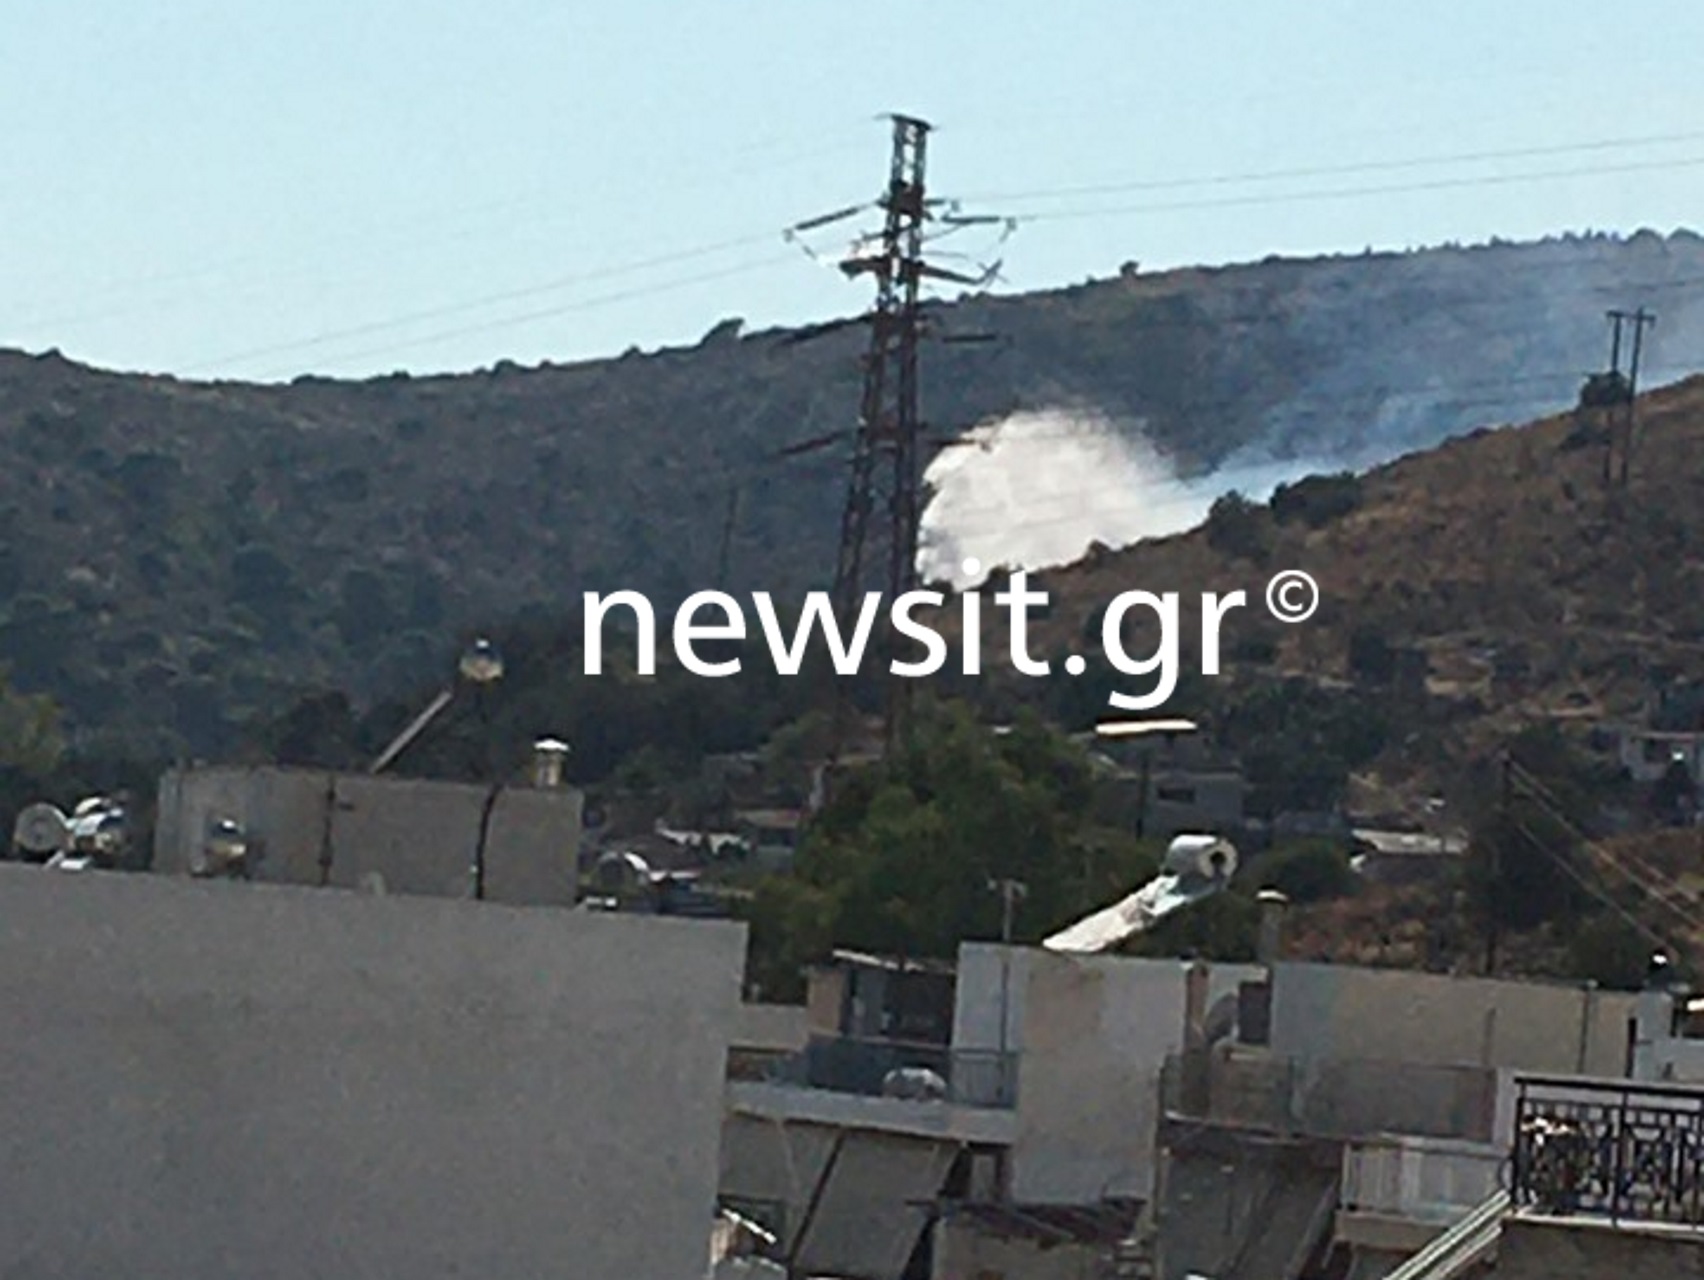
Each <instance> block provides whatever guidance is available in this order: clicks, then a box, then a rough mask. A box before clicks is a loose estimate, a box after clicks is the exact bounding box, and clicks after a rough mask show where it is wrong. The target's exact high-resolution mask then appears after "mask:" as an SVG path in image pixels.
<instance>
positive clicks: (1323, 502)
mask: <svg viewBox="0 0 1704 1280" xmlns="http://www.w3.org/2000/svg"><path fill="white" fill-rule="evenodd" d="M1360 505H1361V478H1360V477H1359V476H1357V475H1355V474H1353V473H1352V472H1348V471H1341V472H1338V473H1337V474H1336V475H1329V476H1304V477H1303V478H1302V479H1300V480H1298V481H1296V482H1295V483H1294V484H1281V485H1279V486H1278V487H1277V488H1276V489H1275V490H1273V493H1272V518H1273V519H1274V520H1276V521H1277V522H1278V523H1279V524H1290V523H1291V522H1292V521H1296V522H1300V523H1302V524H1305V525H1307V527H1308V528H1310V529H1318V528H1320V527H1321V526H1323V525H1328V524H1330V523H1331V522H1332V521H1334V520H1341V519H1342V518H1343V517H1344V516H1346V515H1348V514H1349V513H1350V512H1352V511H1354V510H1355V509H1356V508H1357V507H1359V506H1360Z"/></svg>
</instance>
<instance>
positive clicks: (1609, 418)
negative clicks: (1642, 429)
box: [1580, 307, 1657, 488]
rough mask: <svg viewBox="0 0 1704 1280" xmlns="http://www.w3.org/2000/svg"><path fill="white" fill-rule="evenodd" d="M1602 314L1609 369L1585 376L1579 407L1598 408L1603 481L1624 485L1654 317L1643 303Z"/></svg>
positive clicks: (1636, 428) (1635, 428)
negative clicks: (1624, 363) (1625, 357)
mask: <svg viewBox="0 0 1704 1280" xmlns="http://www.w3.org/2000/svg"><path fill="white" fill-rule="evenodd" d="M1605 314H1606V315H1607V317H1608V319H1609V325H1610V330H1609V369H1608V371H1607V372H1604V373H1595V374H1593V375H1592V376H1591V377H1589V378H1587V379H1586V385H1585V388H1584V389H1583V390H1582V391H1581V392H1580V408H1581V409H1584V410H1595V411H1598V412H1600V413H1601V414H1602V416H1603V419H1604V454H1603V482H1604V484H1605V485H1615V486H1618V487H1620V488H1626V487H1627V477H1628V471H1629V469H1630V467H1631V465H1632V459H1633V445H1634V440H1635V438H1636V436H1637V430H1638V420H1637V415H1638V396H1639V363H1640V359H1641V357H1642V356H1643V354H1644V347H1645V330H1646V329H1647V328H1649V327H1650V326H1652V325H1654V324H1656V322H1657V317H1656V316H1655V315H1653V314H1652V313H1651V312H1649V311H1647V310H1645V308H1644V307H1640V308H1639V309H1638V310H1637V311H1621V310H1612V311H1609V312H1606V313H1605ZM1629 329H1631V333H1628V330H1629ZM1624 347H1625V348H1626V349H1627V352H1628V361H1627V367H1626V369H1625V370H1624V369H1623V368H1622V367H1621V356H1622V350H1623V348H1624Z"/></svg>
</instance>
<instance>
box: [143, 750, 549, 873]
mask: <svg viewBox="0 0 1704 1280" xmlns="http://www.w3.org/2000/svg"><path fill="white" fill-rule="evenodd" d="M488 802H489V803H490V805H491V808H490V819H489V828H488V830H487V833H486V839H485V892H486V897H487V898H488V899H489V900H490V901H493V902H507V903H512V904H515V905H521V906H545V905H555V906H571V905H572V904H573V902H574V899H575V893H576V888H577V882H578V880H577V871H576V868H577V858H578V854H579V843H580V813H581V807H582V804H583V796H582V795H581V793H580V792H578V791H575V790H573V789H571V788H562V789H559V790H540V789H537V788H533V787H504V788H503V789H502V790H501V791H499V792H498V793H497V794H496V797H495V799H494V800H493V799H492V794H491V790H490V788H488V787H485V786H475V785H471V784H464V783H454V782H432V781H423V780H419V779H412V778H387V777H377V778H374V777H368V776H366V775H364V774H331V773H321V772H316V771H313V770H304V769H280V768H274V767H271V766H263V767H258V768H244V767H220V768H209V769H195V770H187V771H185V770H174V771H172V772H170V773H168V774H166V776H165V777H164V778H162V779H161V782H160V794H159V805H158V813H157V817H156V820H155V831H154V869H155V870H156V871H159V872H165V873H167V874H188V873H190V872H192V871H194V870H196V869H197V868H198V866H199V862H200V858H201V848H202V844H203V842H204V840H205V839H206V835H207V830H208V825H209V823H210V822H211V821H213V820H214V819H218V818H231V819H234V820H235V821H237V822H240V823H241V824H242V825H243V826H244V828H245V829H246V831H247V832H248V834H249V836H250V839H251V843H252V844H253V845H254V846H255V853H254V854H253V855H251V857H252V860H253V862H254V866H253V871H252V874H253V876H254V878H255V879H258V880H263V881H272V882H278V883H287V884H311V885H317V884H319V883H321V879H322V875H323V874H324V872H323V867H324V865H325V864H327V863H328V862H329V875H330V881H329V882H330V883H331V884H333V885H336V886H340V887H355V886H359V885H362V884H364V883H369V882H370V881H371V880H372V878H373V877H375V876H376V877H378V878H379V879H380V880H382V882H383V885H384V888H385V890H386V891H387V892H391V893H411V894H426V895H429V896H433V897H450V898H460V897H468V896H470V895H471V892H472V878H471V870H472V866H473V861H474V851H475V849H476V848H477V847H478V844H479V832H480V825H481V821H482V819H483V818H484V814H485V810H486V806H487V804H488Z"/></svg>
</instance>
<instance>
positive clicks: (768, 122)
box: [0, 0, 1704, 379]
mask: <svg viewBox="0 0 1704 1280" xmlns="http://www.w3.org/2000/svg"><path fill="white" fill-rule="evenodd" d="M1701 46H1704V6H1700V5H1697V4H1692V3H1681V2H1679V0H1675V2H1673V3H1667V4H1659V3H1652V2H1648V0H1629V2H1627V3H1623V4H1621V5H1620V6H1618V7H1615V8H1605V7H1604V6H1601V5H1596V4H1593V5H1588V4H1586V3H1584V2H1583V0H1549V2H1548V3H1539V2H1537V0H1533V2H1528V0H1478V2H1477V3H1456V2H1455V0H1441V2H1440V0H1428V2H1427V3H1425V4H1423V5H1410V6H1402V7H1399V6H1395V5H1382V4H1372V3H1368V2H1367V0H1362V2H1361V3H1355V4H1349V3H1342V2H1340V0H1310V2H1309V3H1306V4H1304V3H1300V0H1287V2H1284V0H1221V2H1214V0H1195V2H1194V3H1175V2H1171V0H1153V2H1149V3H1141V2H1137V0H1124V2H1122V3H1120V2H1116V0H1105V2H1101V3H1069V2H1068V0H1061V2H1060V3H1057V4H1054V5H1051V6H1044V5H1039V4H1030V5H1021V6H1020V5H1015V4H1010V3H1005V2H1004V0H978V2H976V3H972V2H970V0H946V2H937V3H929V4H925V3H921V2H920V0H912V3H888V2H886V0H873V2H871V3H862V4H858V5H852V4H837V5H830V4H826V3H817V2H815V0H789V2H783V0H717V2H714V3H712V2H709V0H706V2H703V3H693V4H688V3H684V2H678V3H672V4H664V3H657V2H650V3H646V2H644V0H630V2H629V3H626V4H622V5H602V6H595V7H594V6H590V5H582V4H572V3H567V4H564V3H555V4H546V3H542V2H531V3H529V2H523V0H485V2H484V3H480V4H471V3H459V2H457V3H449V2H445V0H411V2H409V3H402V2H401V0H338V2H333V0H292V2H291V3H280V2H279V0H272V2H270V3H266V4H260V3H255V2H253V0H217V2H215V0H171V2H170V3H165V2H163V0H7V3H6V5H5V6H4V11H3V12H0V118H4V119H5V121H6V122H7V129H6V134H7V143H6V145H5V147H4V148H0V345H4V346H17V347H23V348H25V349H28V350H42V349H45V348H47V347H58V348H60V349H61V350H63V351H65V352H66V353H67V354H68V355H71V356H73V357H75V358H78V359H83V360H87V361H91V362H93V363H97V364H100V365H105V366H111V367H117V368H124V369H148V370H157V371H166V372H177V373H182V374H185V375H193V376H220V377H237V376H241V377H255V378H268V379H273V378H287V377H289V376H292V375H294V374H296V373H300V372H304V371H317V372H325V373H331V374H339V375H343V374H349V375H360V374H370V373H375V372H386V371H389V370H392V369H398V368H406V369H411V370H414V371H420V372H425V371H432V370H441V369H466V368H472V367H477V366H480V365H483V364H489V363H491V362H492V361H494V360H497V359H502V358H510V359H515V360H519V361H522V362H524V363H532V362H535V361H538V360H541V359H552V360H567V359H575V358H581V357H587V356H595V355H601V354H616V353H619V352H620V351H622V350H623V349H625V348H627V347H629V346H632V345H639V346H642V347H645V348H647V349H649V348H652V347H655V346H658V345H669V344H678V343H684V342H693V341H696V340H697V338H698V337H700V336H701V335H702V334H703V332H704V331H705V330H706V329H707V328H709V327H710V326H711V325H712V324H714V323H716V322H717V321H718V320H720V319H723V318H725V317H729V316H743V317H745V318H746V319H747V321H748V322H749V323H751V324H753V325H768V324H773V323H782V322H796V321H800V320H807V319H815V318H822V317H826V316H831V315H837V314H844V313H847V312H851V311H856V310H857V309H858V308H859V307H861V306H862V304H863V302H864V301H865V296H864V295H865V288H864V286H863V285H861V284H851V283H848V282H846V281H844V280H843V279H841V278H840V276H839V275H838V274H837V273H835V272H834V271H832V270H830V269H827V268H825V267H823V266H820V265H817V264H815V263H813V262H812V261H810V260H809V259H808V258H806V257H805V256H804V255H803V254H802V253H800V252H799V251H798V250H797V249H795V248H790V247H789V246H787V245H786V244H784V243H783V242H782V239H781V236H780V232H781V229H782V228H783V227H785V226H786V225H788V224H789V223H791V222H793V221H796V220H798V219H801V218H804V217H807V216H809V215H811V214H813V213H817V212H820V211H823V210H826V209H831V208H834V207H837V206H839V205H843V204H846V203H849V202H852V201H856V200H860V199H864V198H868V197H870V196H873V195H874V194H875V193H876V192H877V191H878V190H879V189H880V186H881V182H882V177H883V171H884V166H885V162H886V149H887V135H886V130H885V126H884V125H883V124H881V123H880V122H879V121H878V120H877V118H876V117H877V116H879V115H880V113H882V112H885V111H891V110H903V111H908V112H913V113H916V114H920V115H923V116H924V117H926V118H928V119H930V120H931V121H933V122H934V123H935V124H936V125H937V126H938V131H937V133H936V134H935V135H934V137H933V138H932V140H931V148H932V150H931V162H930V185H931V188H932V189H933V190H934V191H935V192H936V193H938V194H941V195H952V196H962V197H964V198H966V199H967V200H968V201H970V202H971V203H972V204H973V205H974V206H975V207H977V208H978V209H986V210H988V211H991V212H999V213H1008V214H1015V215H1039V214H1049V213H1051V214H1055V215H1069V216H1059V217H1055V218H1052V219H1049V218H1045V217H1042V218H1036V219H1035V220H1034V221H1030V222H1026V223H1025V224H1024V225H1022V226H1021V228H1020V230H1019V231H1018V233H1017V234H1016V236H1015V237H1014V238H1013V239H1012V240H1011V241H1010V242H1009V243H1008V244H1006V245H1005V246H1004V247H1003V250H1002V252H1003V255H1004V258H1005V264H1006V283H1005V284H1004V285H1002V286H1001V287H1002V288H1009V289H1033V288H1044V287H1048V286H1054V285H1061V284H1068V283H1074V282H1077V281H1080V280H1082V279H1085V278H1087V277H1089V276H1095V275H1108V274H1112V273H1113V272H1115V271H1116V270H1117V267H1118V265H1119V263H1121V262H1123V261H1126V260H1129V259H1135V260H1138V261H1140V262H1141V263H1143V264H1144V265H1145V266H1163V265H1175V264H1185V263H1197V262H1200V263H1218V262H1229V261H1240V260H1247V259H1256V258H1260V257H1264V256H1266V255H1267V254H1271V253H1285V254H1312V253H1319V252H1330V251H1349V252H1358V251H1359V250H1361V249H1363V248H1365V247H1367V246H1369V245H1371V246H1375V247H1381V248H1402V247H1406V246H1415V245H1422V244H1430V243H1437V242H1441V241H1445V240H1460V241H1479V240H1485V239H1488V238H1490V237H1492V236H1502V237H1504V238H1511V239H1512V238H1523V237H1529V236H1537V235H1542V234H1545V233H1547V232H1553V231H1562V230H1569V229H1574V230H1578V229H1584V228H1598V229H1613V230H1622V231H1632V230H1634V229H1637V228H1638V227H1641V226H1652V227H1656V228H1658V229H1661V230H1669V229H1672V228H1674V227H1677V226H1687V225H1693V226H1696V225H1699V224H1700V223H1704V81H1701V78H1700V77H1699V76H1698V74H1697V68H1698V60H1699V49H1700V47H1701ZM1615 140H1630V141H1629V142H1628V145H1625V146H1620V147H1609V146H1600V145H1598V144H1603V143H1608V142H1610V141H1615ZM1485 153H1497V156H1498V158H1494V159H1477V160H1476V159H1466V158H1464V157H1473V156H1483V155H1484V154H1485ZM1508 153H1520V154H1508ZM1432 160H1440V161H1444V160H1447V163H1436V164H1432V163H1413V164H1409V163H1408V162H1422V161H1432ZM1377 165H1386V166H1393V167H1388V168H1370V167H1363V166H1377ZM1397 166H1400V167H1397ZM1296 170H1300V171H1305V176H1295V177H1290V178H1283V179H1261V180H1253V179H1250V178H1249V177H1248V176H1247V175H1251V174H1267V173H1271V172H1273V171H1285V172H1289V171H1296ZM1320 170H1327V171H1329V170H1339V172H1335V173H1333V172H1317V171H1320ZM1531 175H1540V176H1538V177H1537V178H1535V179H1533V180H1528V178H1529V176H1531ZM1564 175H1565V176H1564ZM1198 180H1217V181H1202V185H1188V184H1191V183H1195V182H1197V181H1198ZM1142 184H1152V185H1149V186H1143V185H1142ZM1101 187H1110V188H1115V190H1109V191H1101V192H1082V191H1078V190H1077V189H1081V188H1101ZM1073 191H1076V192H1077V193H1076V194H1071V192H1073ZM825 243H826V244H827V245H832V243H833V242H832V241H831V240H830V241H827V242H825ZM647 263H648V264H650V265H645V264H647Z"/></svg>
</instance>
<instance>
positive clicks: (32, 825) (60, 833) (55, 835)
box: [12, 803, 71, 858]
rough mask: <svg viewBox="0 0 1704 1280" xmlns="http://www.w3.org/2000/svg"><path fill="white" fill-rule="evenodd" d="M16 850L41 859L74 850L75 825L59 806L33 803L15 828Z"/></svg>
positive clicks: (13, 838) (20, 816)
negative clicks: (72, 845) (72, 834)
mask: <svg viewBox="0 0 1704 1280" xmlns="http://www.w3.org/2000/svg"><path fill="white" fill-rule="evenodd" d="M12 844H13V847H15V848H17V849H19V850H21V851H22V852H24V853H26V854H29V855H32V856H34V857H37V858H49V857H52V856H53V855H54V854H56V853H64V852H65V851H66V850H67V849H69V848H70V847H71V822H70V819H68V818H67V817H66V816H65V814H64V813H63V812H62V811H61V810H60V809H59V808H58V807H57V806H55V805H51V804H45V803H43V804H32V805H30V806H29V807H28V808H26V809H25V810H24V811H23V812H22V813H20V814H19V815H18V820H17V822H16V823H14V824H13V826H12Z"/></svg>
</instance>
